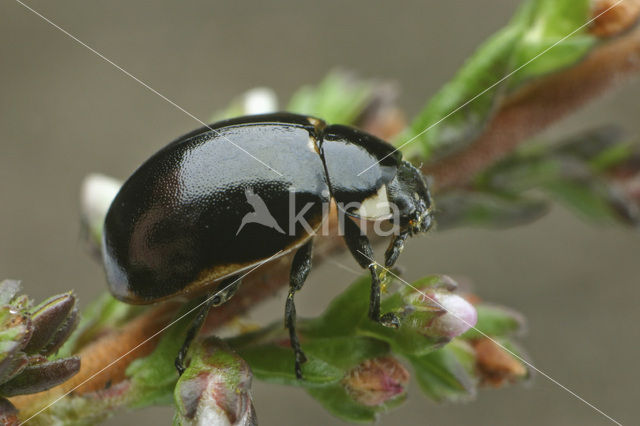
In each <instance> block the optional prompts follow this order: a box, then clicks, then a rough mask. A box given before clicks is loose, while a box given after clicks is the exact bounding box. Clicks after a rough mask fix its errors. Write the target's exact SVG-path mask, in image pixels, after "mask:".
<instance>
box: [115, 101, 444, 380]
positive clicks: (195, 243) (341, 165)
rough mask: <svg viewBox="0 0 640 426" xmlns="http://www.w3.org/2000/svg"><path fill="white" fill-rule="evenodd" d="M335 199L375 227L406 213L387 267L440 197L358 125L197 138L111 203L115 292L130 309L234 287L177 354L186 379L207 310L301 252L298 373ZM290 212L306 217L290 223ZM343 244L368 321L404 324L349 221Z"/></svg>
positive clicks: (255, 128) (295, 281) (198, 133)
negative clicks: (319, 242) (303, 329)
mask: <svg viewBox="0 0 640 426" xmlns="http://www.w3.org/2000/svg"><path fill="white" fill-rule="evenodd" d="M243 151H244V152H243ZM260 163H262V164H260ZM265 164H266V165H268V167H265ZM372 165H373V167H370V166H372ZM364 169H366V171H365V172H364V173H361V174H360V175H357V173H358V172H359V171H361V170H364ZM330 201H335V202H336V204H337V205H338V206H342V207H343V211H344V213H346V215H348V216H351V217H354V218H363V219H368V220H377V219H387V218H389V215H390V206H391V204H393V205H395V206H396V207H397V211H398V213H399V215H398V218H396V221H398V220H399V222H400V223H399V230H400V231H399V233H397V234H396V235H395V236H394V237H393V239H392V241H391V243H390V245H389V248H388V249H387V251H386V253H385V265H386V267H387V268H390V267H391V266H393V264H394V263H395V261H396V259H397V258H398V255H399V254H400V251H401V250H402V247H403V244H404V242H405V240H406V238H407V237H408V236H410V235H413V234H415V233H419V232H426V231H427V230H428V229H429V228H430V226H431V223H432V218H431V211H432V208H431V206H432V203H431V197H430V195H429V190H428V187H427V184H426V181H425V179H424V177H423V175H422V174H421V173H420V171H418V169H416V168H415V167H414V166H412V165H411V164H410V163H408V162H406V161H403V160H402V156H401V154H400V153H399V152H397V151H394V148H393V147H392V146H391V145H389V144H387V143H386V142H384V141H382V140H380V139H378V138H376V137H374V136H372V135H369V134H367V133H365V132H362V131H360V130H357V129H355V128H351V127H348V126H343V125H327V124H326V123H325V122H324V121H322V120H319V119H316V118H312V117H307V116H302V115H296V114H290V113H274V114H264V115H254V116H246V117H239V118H234V119H231V120H226V121H222V122H219V123H215V124H213V125H211V126H205V127H202V128H200V129H197V130H195V131H192V132H190V133H188V134H186V135H184V136H182V137H180V138H178V139H176V140H175V141H173V142H171V143H170V144H169V145H167V146H166V147H164V148H163V149H161V150H160V151H158V152H157V153H156V154H155V155H153V156H152V157H151V158H149V159H148V160H147V161H146V162H145V163H144V164H142V166H140V167H139V168H138V169H137V170H136V171H135V172H134V173H133V175H131V177H129V179H128V180H127V181H126V182H125V183H124V185H123V186H122V188H121V189H120V191H119V192H118V194H117V196H116V197H115V199H114V200H113V202H112V204H111V206H110V208H109V211H108V213H107V216H106V219H105V223H104V232H103V240H102V245H103V247H102V253H103V260H104V266H105V269H106V274H107V279H108V282H109V288H110V290H111V293H112V294H113V295H114V296H115V297H116V298H118V299H120V300H122V301H125V302H128V303H133V304H148V303H154V302H157V301H160V300H164V299H167V298H170V297H173V296H176V295H179V294H188V293H197V292H198V291H202V290H204V289H211V288H213V289H214V290H220V289H225V290H224V291H223V292H222V293H221V294H216V296H215V297H213V296H212V297H210V298H209V299H207V303H205V304H204V305H203V308H202V309H201V311H200V313H199V315H198V316H197V318H196V320H194V324H193V326H192V327H191V329H190V331H189V333H188V336H187V338H186V341H185V344H184V346H183V347H182V349H181V351H180V353H179V354H178V357H177V358H176V367H177V368H178V370H179V372H182V371H183V370H184V366H183V362H184V358H185V355H186V351H187V350H188V348H189V345H190V343H191V340H192V339H193V338H194V336H195V335H196V333H197V332H198V330H199V329H200V327H201V325H202V321H203V320H204V318H205V316H206V313H207V312H208V310H209V308H210V307H211V306H215V305H219V304H220V303H223V302H225V301H226V300H227V299H228V298H229V297H231V295H232V294H233V292H234V291H235V289H237V287H238V284H239V282H238V277H239V276H240V273H241V272H242V271H246V270H248V269H250V268H252V267H254V266H255V265H258V264H259V263H260V262H262V261H264V260H265V259H269V258H270V257H272V256H274V255H278V256H279V255H282V254H285V253H287V252H289V251H291V250H297V252H296V254H295V255H294V257H293V261H292V265H291V275H290V289H289V295H288V297H287V302H286V309H285V325H286V327H288V329H289V333H290V337H291V346H292V347H293V349H294V351H295V355H296V365H295V371H296V375H297V376H298V377H301V370H300V364H301V363H303V362H304V361H305V356H304V353H303V352H302V350H301V349H300V344H299V342H298V338H297V336H296V332H295V324H294V322H295V306H294V302H293V297H294V293H295V292H296V291H297V290H300V288H301V287H302V284H303V283H304V281H305V279H306V278H307V275H308V274H309V271H310V269H311V247H312V239H313V235H314V230H317V229H318V228H319V227H320V225H321V223H322V220H323V205H326V204H327V203H329V202H330ZM252 206H253V207H252ZM345 206H346V207H345ZM265 208H266V209H267V212H266V214H264V213H265V212H264V209H265ZM292 216H293V217H295V218H296V219H299V220H296V221H295V223H293V224H292V223H291V218H292ZM247 218H248V220H247ZM287 224H289V225H290V226H289V228H290V229H288V230H287V231H288V232H285V230H284V229H282V228H286V225H287ZM309 228H311V229H309ZM344 240H345V242H346V244H347V246H348V247H349V250H350V251H351V254H352V255H353V256H354V257H355V259H356V260H357V262H358V263H359V264H360V265H361V266H362V267H363V268H368V269H369V270H370V272H371V299H370V307H369V316H370V317H371V319H372V320H374V321H378V322H380V323H381V324H383V325H386V326H391V327H397V325H398V319H397V318H396V317H395V316H394V315H393V314H389V313H388V314H381V313H380V279H379V276H378V273H377V268H376V265H375V263H373V262H372V260H371V259H373V251H372V249H371V246H370V243H369V240H368V239H367V237H366V236H365V235H364V234H363V233H362V232H361V230H360V227H359V226H358V225H356V224H355V223H354V222H353V221H352V220H349V219H348V220H345V221H344ZM214 283H218V285H214Z"/></svg>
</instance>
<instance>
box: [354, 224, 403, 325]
mask: <svg viewBox="0 0 640 426" xmlns="http://www.w3.org/2000/svg"><path fill="white" fill-rule="evenodd" d="M344 240H345V242H346V243H347V247H349V251H350V252H351V254H352V255H353V257H354V258H355V259H356V261H357V262H358V264H359V265H360V266H361V267H362V268H367V269H369V272H370V273H371V296H370V299H369V318H371V319H372V320H373V321H375V322H377V323H379V324H382V325H384V326H385V327H393V328H397V327H398V326H399V325H400V320H399V319H398V317H397V316H396V315H395V314H393V313H390V312H389V313H386V314H382V315H381V314H380V277H379V276H378V268H377V267H376V263H375V262H374V261H373V260H372V259H373V249H372V248H371V243H370V242H369V239H368V238H367V236H366V235H363V234H362V232H361V230H360V227H358V225H356V224H355V222H353V221H352V220H351V219H348V218H347V219H345V221H344Z"/></svg>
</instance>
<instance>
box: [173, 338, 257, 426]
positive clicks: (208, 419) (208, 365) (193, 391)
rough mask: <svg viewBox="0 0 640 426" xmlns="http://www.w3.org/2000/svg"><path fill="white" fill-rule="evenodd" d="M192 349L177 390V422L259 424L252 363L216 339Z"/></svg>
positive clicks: (175, 422) (236, 425)
mask: <svg viewBox="0 0 640 426" xmlns="http://www.w3.org/2000/svg"><path fill="white" fill-rule="evenodd" d="M191 351H192V352H193V355H192V357H191V363H190V365H189V367H188V368H187V369H186V370H185V372H184V373H183V374H182V376H181V377H180V379H179V380H178V383H177V385H176V388H175V391H174V398H175V401H176V405H177V410H176V415H175V418H174V424H177V425H228V426H231V425H234V426H241V425H242V426H249V425H255V424H257V420H256V415H255V410H254V408H253V402H252V400H251V393H250V389H251V377H252V376H251V370H250V369H249V365H248V364H247V363H246V362H245V361H244V360H243V359H242V358H240V357H239V356H238V355H237V354H235V353H234V352H231V350H230V349H229V348H228V347H226V346H225V345H224V344H223V343H222V342H221V341H220V340H218V339H215V338H210V339H207V340H204V341H202V342H201V343H199V344H196V345H194V347H192V349H191Z"/></svg>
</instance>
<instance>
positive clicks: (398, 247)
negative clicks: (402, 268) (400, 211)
mask: <svg viewBox="0 0 640 426" xmlns="http://www.w3.org/2000/svg"><path fill="white" fill-rule="evenodd" d="M408 237H409V231H408V230H407V231H402V232H400V234H398V235H396V236H394V237H393V239H392V240H391V243H389V247H388V248H387V251H385V252H384V266H385V268H387V269H391V268H393V265H395V264H396V261H397V260H398V256H400V253H402V249H403V248H404V242H405V241H406V240H407V238H408Z"/></svg>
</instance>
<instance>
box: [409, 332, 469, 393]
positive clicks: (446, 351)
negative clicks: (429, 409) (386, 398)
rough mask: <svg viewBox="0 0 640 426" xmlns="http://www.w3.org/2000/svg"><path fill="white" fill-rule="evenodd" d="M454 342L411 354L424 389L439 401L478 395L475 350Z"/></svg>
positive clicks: (417, 377)
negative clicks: (432, 350) (473, 372)
mask: <svg viewBox="0 0 640 426" xmlns="http://www.w3.org/2000/svg"><path fill="white" fill-rule="evenodd" d="M454 342H455V343H454ZM454 342H452V343H450V344H449V345H447V346H445V347H444V348H442V349H438V350H437V351H434V352H431V353H428V354H426V355H422V356H419V357H409V360H410V361H411V364H412V365H413V369H414V372H415V377H416V380H417V381H418V385H419V386H420V389H422V391H423V392H424V393H425V395H427V396H428V397H429V398H431V399H433V400H434V401H437V402H443V401H450V402H460V401H467V400H469V399H471V398H473V397H474V396H475V392H476V379H475V378H474V377H473V375H472V371H473V362H474V361H473V349H471V348H469V347H468V346H466V345H461V344H460V342H456V341H454Z"/></svg>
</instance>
